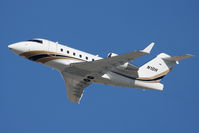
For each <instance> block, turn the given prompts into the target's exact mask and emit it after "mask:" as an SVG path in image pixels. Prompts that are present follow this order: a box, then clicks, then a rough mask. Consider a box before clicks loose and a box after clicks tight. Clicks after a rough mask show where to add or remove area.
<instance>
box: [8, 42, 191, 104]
mask: <svg viewBox="0 0 199 133" xmlns="http://www.w3.org/2000/svg"><path fill="white" fill-rule="evenodd" d="M153 46H154V43H151V44H150V45H148V46H147V47H146V48H145V49H144V50H138V51H134V52H130V53H126V54H121V55H117V54H114V53H109V54H108V57H107V58H105V59H103V58H101V57H99V56H97V55H92V54H89V53H86V52H82V51H79V50H76V49H73V48H70V47H67V46H64V45H61V44H58V43H57V42H52V41H49V40H45V39H32V40H28V41H22V42H18V43H14V44H11V45H9V46H8V48H9V49H11V50H12V51H13V52H14V53H16V54H18V55H19V56H22V57H25V58H27V59H29V60H32V61H36V62H39V63H41V64H44V65H47V66H50V67H52V68H55V69H57V70H58V71H59V72H60V73H61V75H62V77H63V79H64V81H65V85H66V91H67V95H68V99H69V100H70V101H71V102H75V103H79V102H80V100H81V98H82V95H83V91H84V88H86V87H87V86H88V85H90V84H92V83H99V84H106V85H114V86H121V87H128V88H140V89H155V90H163V84H161V83H160V80H161V79H162V78H163V77H164V76H165V75H166V74H167V73H168V72H170V71H171V70H172V68H173V66H174V65H175V64H178V61H180V60H183V59H186V58H189V57H192V55H189V54H186V55H180V56H169V55H167V54H165V53H160V54H159V55H157V56H156V57H155V58H154V59H152V60H151V61H149V62H148V63H146V64H144V65H143V66H141V67H140V68H138V67H136V66H134V65H132V64H130V63H129V61H132V60H134V59H136V58H138V57H140V56H143V55H146V54H149V53H150V51H151V49H152V47H153Z"/></svg>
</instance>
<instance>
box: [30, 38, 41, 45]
mask: <svg viewBox="0 0 199 133" xmlns="http://www.w3.org/2000/svg"><path fill="white" fill-rule="evenodd" d="M28 41H31V42H37V43H41V44H42V43H43V41H42V40H37V39H32V40H28Z"/></svg>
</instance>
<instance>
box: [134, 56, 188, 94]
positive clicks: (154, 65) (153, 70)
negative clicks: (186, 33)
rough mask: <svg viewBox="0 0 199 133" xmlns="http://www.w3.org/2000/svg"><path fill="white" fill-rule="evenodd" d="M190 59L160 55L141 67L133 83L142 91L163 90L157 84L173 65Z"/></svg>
mask: <svg viewBox="0 0 199 133" xmlns="http://www.w3.org/2000/svg"><path fill="white" fill-rule="evenodd" d="M190 57H192V55H189V54H186V55H180V56H170V55H167V54H165V53H160V54H159V55H157V57H155V58H154V59H152V60H151V61H149V62H147V63H146V64H144V65H143V66H141V67H140V68H139V70H138V76H139V77H138V78H137V80H136V81H135V83H136V85H138V86H141V87H140V88H142V89H155V90H163V88H164V86H163V84H161V83H159V82H160V81H161V79H162V78H163V77H164V76H165V75H166V74H167V73H168V72H171V70H172V68H173V67H174V65H175V64H179V61H180V60H183V59H187V58H190Z"/></svg>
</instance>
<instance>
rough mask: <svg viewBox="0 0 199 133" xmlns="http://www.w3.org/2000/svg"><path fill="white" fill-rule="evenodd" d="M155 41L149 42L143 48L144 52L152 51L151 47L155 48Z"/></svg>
mask: <svg viewBox="0 0 199 133" xmlns="http://www.w3.org/2000/svg"><path fill="white" fill-rule="evenodd" d="M154 44H155V43H154V42H152V43H151V44H149V45H148V46H147V47H146V48H145V49H144V50H142V51H143V52H145V53H150V52H151V49H152V48H153V46H154Z"/></svg>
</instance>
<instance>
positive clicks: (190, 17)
mask: <svg viewBox="0 0 199 133" xmlns="http://www.w3.org/2000/svg"><path fill="white" fill-rule="evenodd" d="M0 16H1V17H0V48H1V56H0V60H1V65H0V68H1V69H0V83H1V86H0V132H1V133H43V132H48V133H54V132H59V133H80V132H81V133H102V132H114V133H121V132H125V133H133V132H134V133H146V132H147V133H158V132H159V133H198V132H199V87H198V74H199V70H198V67H199V61H198V53H199V2H198V1H197V0H176V1H174V0H166V1H161V0H150V1H149V0H145V1H143V0H135V1H132V0H129V1H127V0H99V1H95V0H56V1H53V0H51V1H50V0H48V1H47V0H46V1H45V0H32V1H30V0H1V1H0ZM32 38H45V39H49V40H52V41H58V42H59V43H61V44H64V45H68V46H70V47H73V48H76V49H80V50H82V51H86V52H89V53H92V54H99V55H100V56H102V57H106V56H107V54H108V53H109V52H115V53H118V54H122V53H126V52H131V51H134V50H140V49H143V48H144V47H145V46H147V45H148V44H149V43H151V42H152V41H154V42H155V43H156V45H155V47H154V49H153V50H152V52H151V54H150V55H146V56H144V57H141V58H139V59H136V60H135V61H134V62H133V63H134V64H135V65H137V66H141V65H142V64H144V63H146V62H147V61H148V60H150V59H152V58H154V57H155V56H156V55H157V54H159V53H160V52H165V53H168V54H170V55H181V54H188V53H189V54H193V55H195V57H194V58H191V59H188V60H185V61H182V62H180V64H179V65H176V67H175V68H174V69H173V71H172V73H169V74H168V75H167V76H166V77H165V78H164V79H163V80H162V83H164V85H165V88H164V91H162V92H161V91H154V90H146V91H142V90H139V89H132V88H121V87H114V86H107V85H96V84H94V85H91V86H89V87H88V88H86V89H85V93H84V97H83V98H82V101H81V104H79V105H78V104H74V103H71V102H69V101H68V99H67V96H66V90H65V85H64V81H63V79H62V77H61V76H60V74H59V72H57V71H56V70H53V69H52V68H49V67H46V66H44V65H41V64H37V63H35V62H31V61H29V60H25V59H24V58H21V57H19V56H17V55H15V54H14V53H13V52H12V51H10V50H9V49H8V48H7V46H8V45H9V44H12V43H15V42H19V41H23V40H28V39H32Z"/></svg>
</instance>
